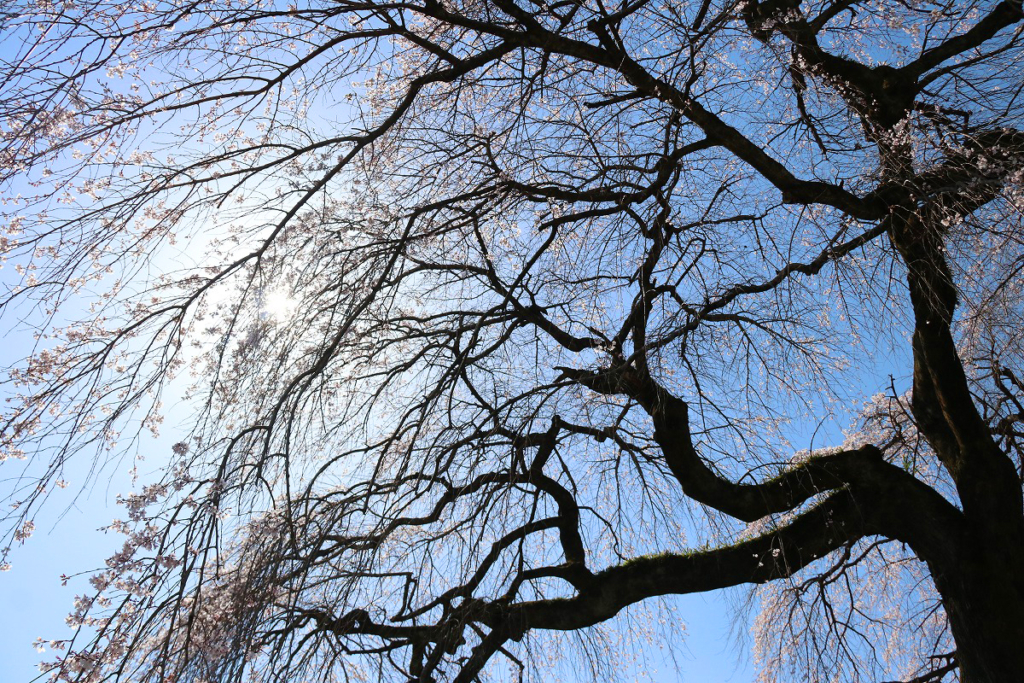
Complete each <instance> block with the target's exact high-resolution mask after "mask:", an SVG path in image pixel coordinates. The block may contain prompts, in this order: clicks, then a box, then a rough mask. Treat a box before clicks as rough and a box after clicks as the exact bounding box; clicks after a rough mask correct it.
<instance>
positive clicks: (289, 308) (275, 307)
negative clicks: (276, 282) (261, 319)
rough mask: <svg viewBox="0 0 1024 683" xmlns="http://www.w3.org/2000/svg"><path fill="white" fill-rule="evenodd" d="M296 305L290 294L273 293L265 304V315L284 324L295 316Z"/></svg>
mask: <svg viewBox="0 0 1024 683" xmlns="http://www.w3.org/2000/svg"><path fill="white" fill-rule="evenodd" d="M296 304H297V302H296V301H295V298H294V297H292V296H291V294H289V293H288V292H285V291H276V292H271V293H270V294H268V295H267V298H266V299H265V300H264V302H263V313H265V314H266V315H267V316H268V317H269V318H271V319H272V320H273V321H275V322H283V321H285V320H287V319H288V318H290V317H292V315H294V313H295V306H296Z"/></svg>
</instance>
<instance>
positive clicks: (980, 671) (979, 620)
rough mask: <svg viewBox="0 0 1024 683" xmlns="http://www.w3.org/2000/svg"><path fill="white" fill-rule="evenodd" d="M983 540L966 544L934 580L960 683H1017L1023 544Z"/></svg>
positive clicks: (1021, 670) (1023, 670) (1023, 636)
mask: <svg viewBox="0 0 1024 683" xmlns="http://www.w3.org/2000/svg"><path fill="white" fill-rule="evenodd" d="M1011 535H1012V536H1016V534H1011ZM981 538H983V537H982V536H981V535H980V534H979V535H977V536H975V537H974V538H973V539H969V541H968V543H967V544H965V545H966V547H965V552H963V553H962V557H960V558H959V559H960V562H959V564H958V566H957V567H955V568H954V570H953V571H952V572H943V573H941V574H938V573H937V574H936V576H935V580H936V586H937V587H938V589H939V592H940V593H941V594H942V601H943V604H944V606H945V608H946V612H947V614H948V615H949V622H950V627H951V629H952V631H953V638H954V640H955V641H956V646H957V655H956V657H957V660H958V663H959V665H960V676H961V681H962V683H1010V682H1011V681H1021V680H1024V545H1022V544H1021V543H1019V542H1006V543H1003V544H1000V545H994V544H992V543H990V542H984V541H981V540H980V539H981ZM1015 540H1016V539H1015Z"/></svg>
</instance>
